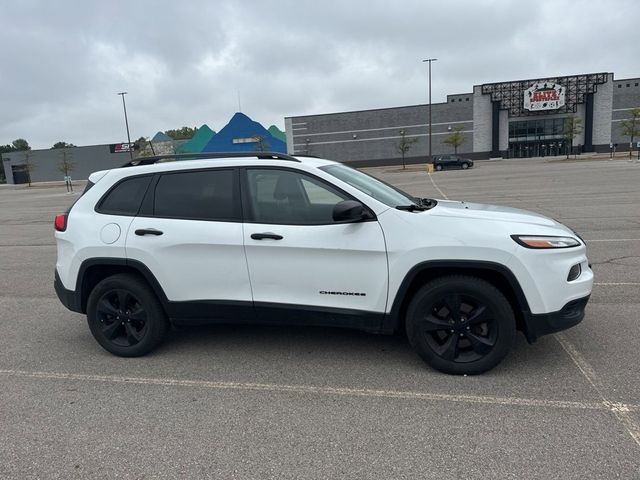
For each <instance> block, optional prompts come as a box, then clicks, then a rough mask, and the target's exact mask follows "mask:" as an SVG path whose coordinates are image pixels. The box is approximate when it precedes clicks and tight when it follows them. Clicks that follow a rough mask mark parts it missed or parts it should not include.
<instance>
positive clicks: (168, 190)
mask: <svg viewBox="0 0 640 480" xmlns="http://www.w3.org/2000/svg"><path fill="white" fill-rule="evenodd" d="M234 179H235V175H234V171H233V170H208V171H204V172H203V171H199V172H181V173H171V174H165V175H162V177H160V180H158V184H157V185H156V191H155V200H154V212H153V213H154V215H155V216H156V217H169V218H191V219H199V220H221V221H225V220H227V221H236V220H239V219H240V214H239V211H240V210H239V206H238V201H237V197H238V196H237V194H236V191H237V189H236V187H235V185H236V182H235V181H234Z"/></svg>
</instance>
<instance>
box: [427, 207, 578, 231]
mask: <svg viewBox="0 0 640 480" xmlns="http://www.w3.org/2000/svg"><path fill="white" fill-rule="evenodd" d="M430 213H431V215H435V216H443V217H459V218H474V219H479V220H495V221H499V222H513V223H527V224H532V225H542V226H547V227H563V228H566V227H564V225H562V224H561V223H559V222H556V221H555V220H553V219H551V218H548V217H545V216H544V215H540V214H538V213H534V212H529V211H527V210H520V209H519V208H511V207H501V206H498V205H485V204H483V203H467V202H457V201H451V200H438V205H436V206H435V207H434V208H433V209H432V210H431V212H430Z"/></svg>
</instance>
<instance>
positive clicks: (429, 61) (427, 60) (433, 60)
mask: <svg viewBox="0 0 640 480" xmlns="http://www.w3.org/2000/svg"><path fill="white" fill-rule="evenodd" d="M437 60H438V59H437V58H427V59H425V60H422V61H423V62H428V63H429V158H428V160H427V162H428V163H433V158H432V156H431V62H435V61H437Z"/></svg>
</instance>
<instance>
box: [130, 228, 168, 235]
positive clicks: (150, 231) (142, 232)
mask: <svg viewBox="0 0 640 480" xmlns="http://www.w3.org/2000/svg"><path fill="white" fill-rule="evenodd" d="M162 233H163V232H161V231H160V230H156V229H155V228H140V229H138V230H136V235H140V236H142V235H156V236H158V235H162Z"/></svg>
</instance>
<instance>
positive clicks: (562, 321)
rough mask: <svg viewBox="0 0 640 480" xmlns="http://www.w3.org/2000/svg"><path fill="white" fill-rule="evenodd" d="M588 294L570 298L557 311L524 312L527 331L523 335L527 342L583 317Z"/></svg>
mask: <svg viewBox="0 0 640 480" xmlns="http://www.w3.org/2000/svg"><path fill="white" fill-rule="evenodd" d="M589 296H590V295H587V296H586V297H582V298H578V299H577V300H572V301H570V302H569V303H567V304H566V305H565V306H564V307H562V308H561V309H560V310H558V311H557V312H551V313H540V314H532V313H526V314H525V321H526V323H527V331H526V332H525V335H526V337H527V340H528V341H529V342H535V341H536V340H537V339H538V337H541V336H543V335H549V334H550V333H555V332H559V331H561V330H566V329H567V328H571V327H573V326H575V325H577V324H578V323H580V322H581V321H582V319H583V318H584V313H585V307H586V306H587V302H588V301H589Z"/></svg>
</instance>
